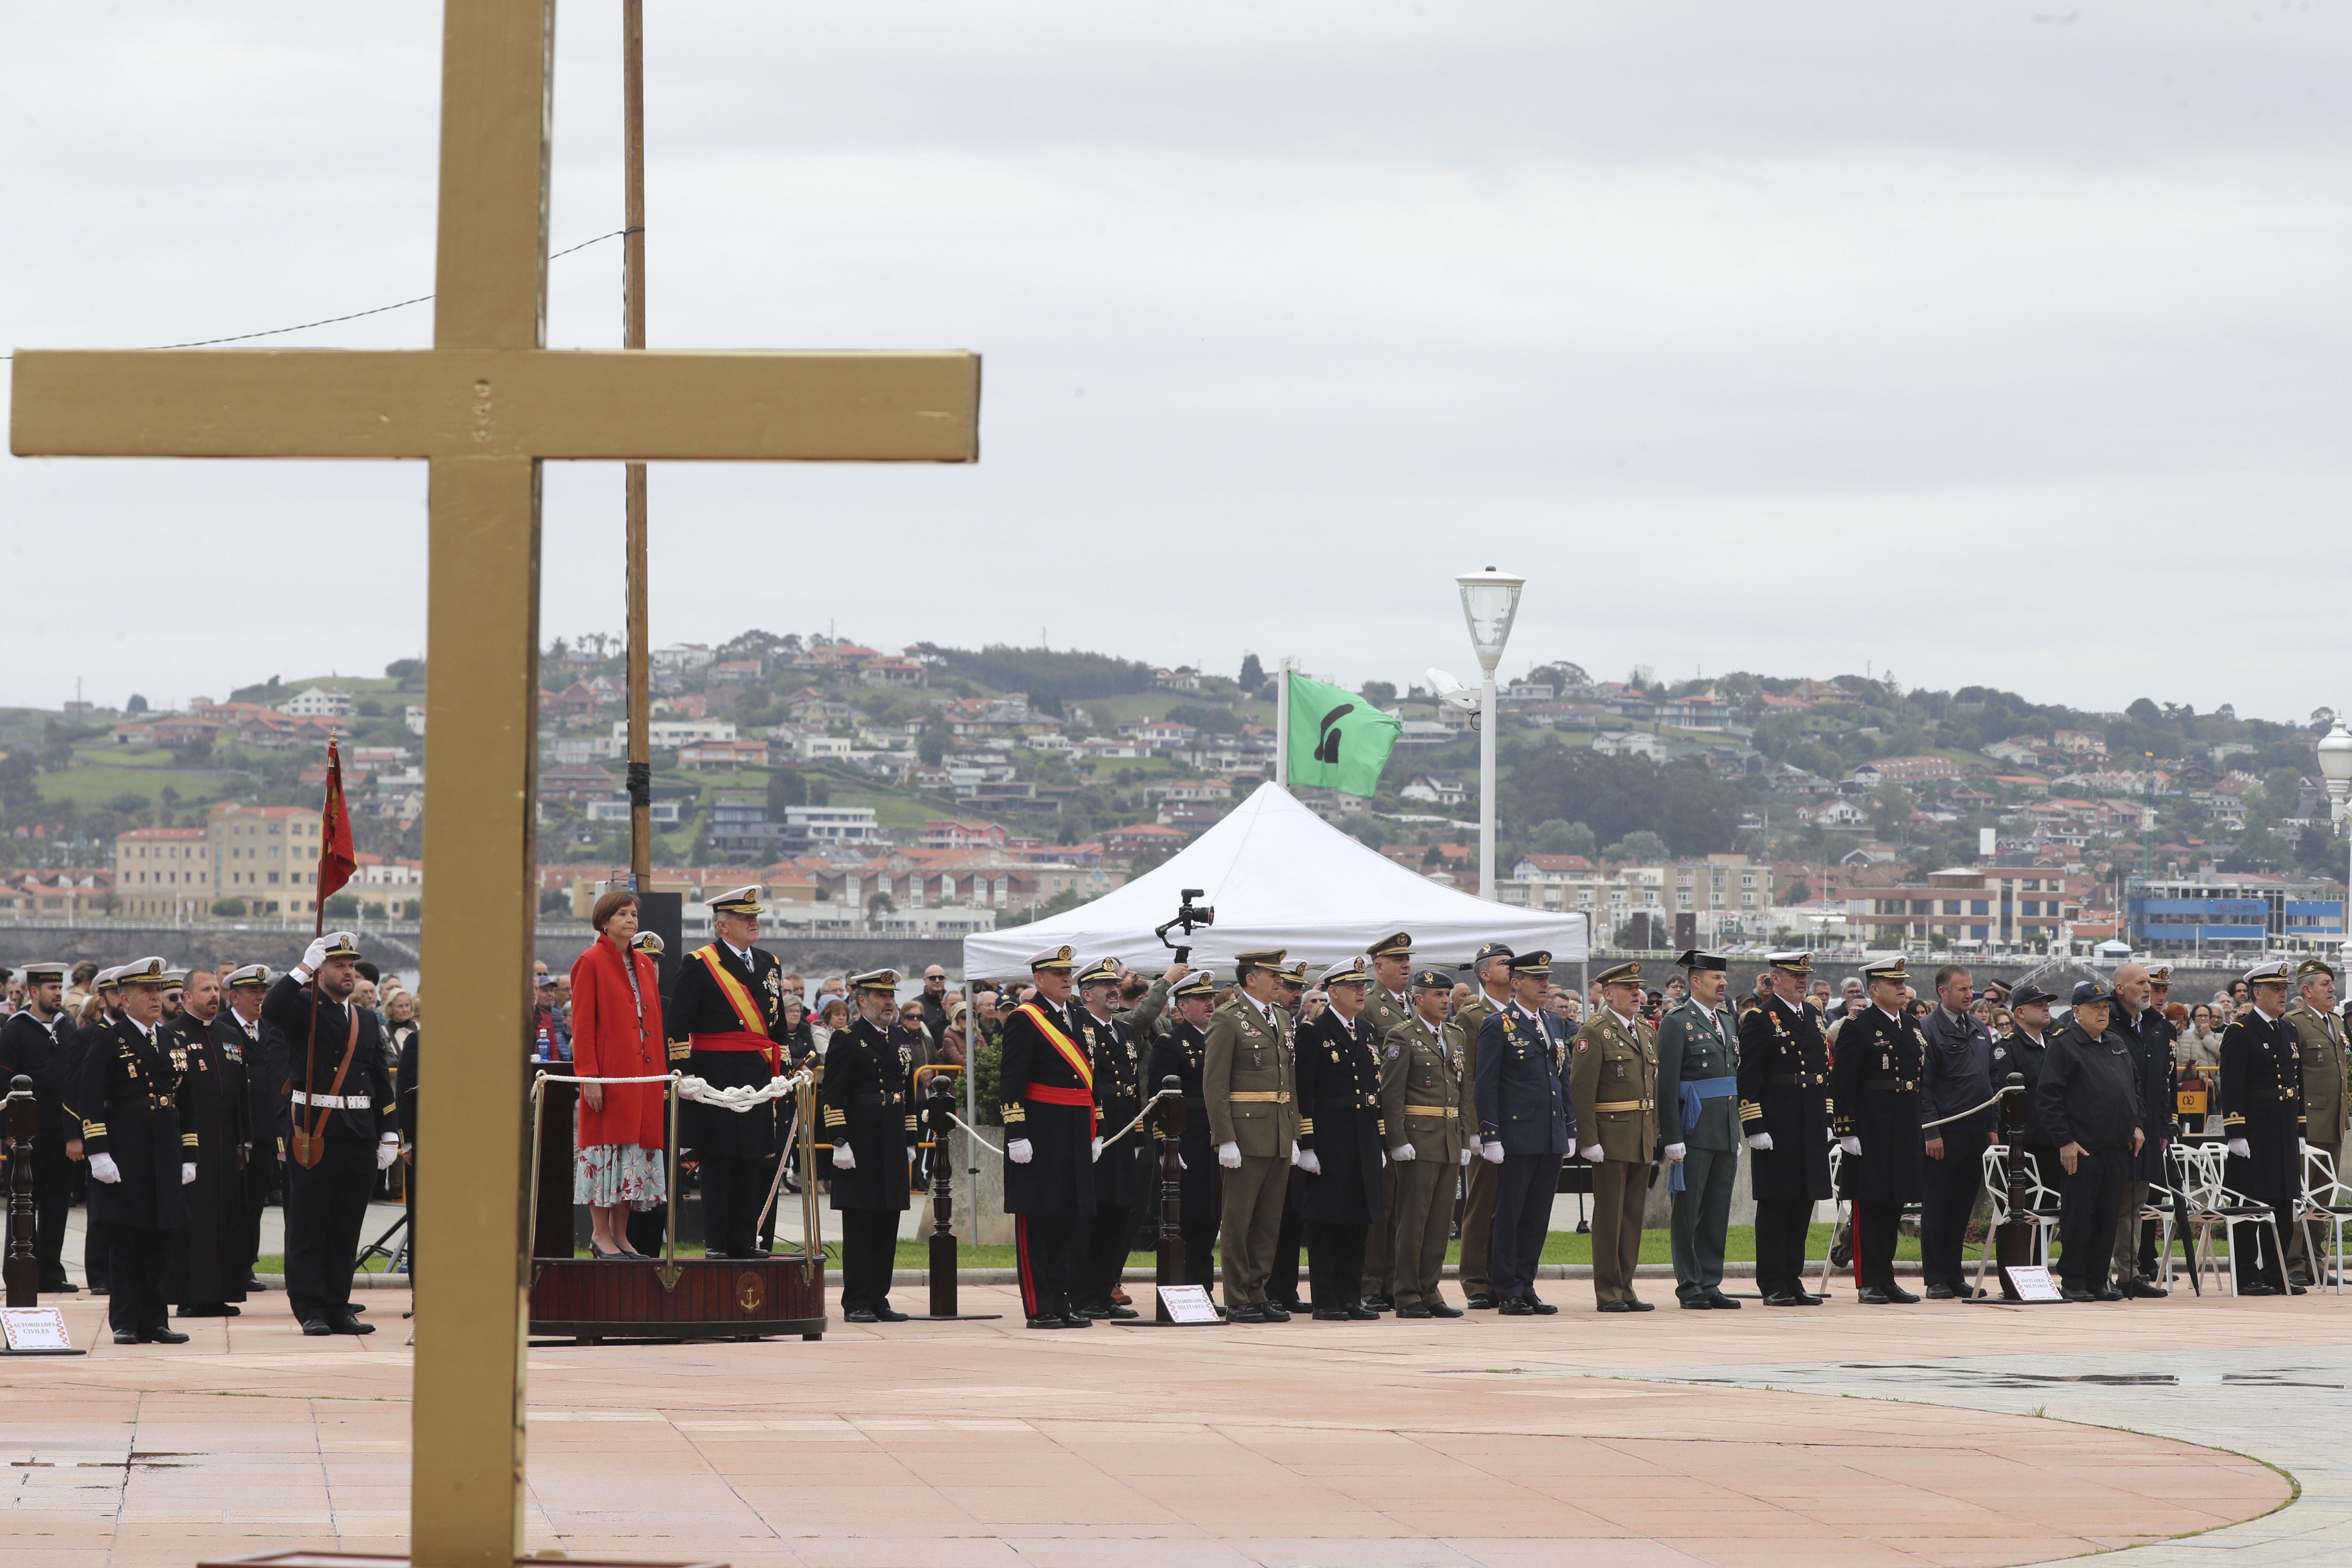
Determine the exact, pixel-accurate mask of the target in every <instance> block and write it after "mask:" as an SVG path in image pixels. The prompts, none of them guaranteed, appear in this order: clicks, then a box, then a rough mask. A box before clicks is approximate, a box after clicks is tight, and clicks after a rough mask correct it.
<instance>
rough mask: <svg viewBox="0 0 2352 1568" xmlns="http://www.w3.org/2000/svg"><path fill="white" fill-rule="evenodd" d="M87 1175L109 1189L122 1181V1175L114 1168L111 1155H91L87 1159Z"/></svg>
mask: <svg viewBox="0 0 2352 1568" xmlns="http://www.w3.org/2000/svg"><path fill="white" fill-rule="evenodd" d="M89 1173H90V1174H91V1175H93V1176H96V1177H97V1178H98V1179H99V1180H100V1181H101V1182H104V1183H105V1184H107V1185H108V1186H112V1185H114V1184H115V1183H117V1182H119V1181H121V1180H122V1173H121V1171H119V1170H117V1169H116V1168H115V1164H114V1156H113V1155H111V1154H92V1155H91V1156H90V1157H89Z"/></svg>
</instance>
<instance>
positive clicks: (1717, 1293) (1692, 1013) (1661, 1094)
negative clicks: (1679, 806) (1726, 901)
mask: <svg viewBox="0 0 2352 1568" xmlns="http://www.w3.org/2000/svg"><path fill="white" fill-rule="evenodd" d="M1682 964H1683V967H1684V968H1685V969H1686V970H1688V971H1689V972H1690V994H1689V995H1687V996H1685V997H1684V998H1683V999H1682V1000H1681V1001H1680V1002H1677V1003H1675V1005H1673V1006H1672V1007H1670V1008H1668V1009H1667V1010H1666V1016H1664V1017H1663V1018H1661V1019H1659V1020H1658V1120H1659V1121H1661V1122H1663V1123H1664V1125H1665V1126H1666V1128H1667V1129H1668V1131H1667V1134H1666V1138H1667V1142H1666V1158H1667V1159H1669V1160H1671V1161H1673V1162H1674V1174H1673V1177H1672V1178H1671V1182H1670V1186H1671V1190H1672V1194H1673V1195H1672V1203H1673V1221H1672V1225H1673V1235H1674V1249H1675V1298H1676V1299H1677V1300H1680V1301H1681V1303H1682V1304H1683V1305H1684V1306H1685V1307H1689V1308H1699V1309H1705V1308H1715V1309H1717V1310H1724V1311H1737V1310H1738V1307H1739V1303H1738V1302H1737V1301H1735V1300H1732V1299H1731V1298H1730V1297H1728V1296H1727V1295H1725V1294H1724V1293H1723V1243H1724V1237H1725V1236H1726V1235H1727V1233H1728V1232H1729V1230H1730V1228H1731V1184H1732V1179H1733V1178H1734V1177H1735V1176H1737V1175H1738V1173H1739V1121H1738V1117H1737V1116H1736V1115H1735V1114H1734V1113H1733V1112H1734V1105H1735V1101H1736V1100H1737V1098H1738V1089H1739V1084H1738V1079H1737V1078H1736V1077H1735V1076H1734V1075H1735V1073H1736V1072H1737V1070H1738V1058H1739V1024H1738V1020H1737V1019H1735V1018H1734V1017H1732V1016H1731V1009H1730V1008H1728V1007H1726V1006H1725V1005H1723V996H1724V992H1725V990H1726V989H1727V987H1728V986H1729V984H1730V983H1731V961H1730V960H1729V959H1727V958H1725V957H1724V956H1723V955H1722V954H1721V953H1719V952H1697V951H1696V950H1694V951H1692V952H1685V953H1684V954H1683V956H1682Z"/></svg>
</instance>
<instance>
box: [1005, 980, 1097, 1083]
mask: <svg viewBox="0 0 2352 1568" xmlns="http://www.w3.org/2000/svg"><path fill="white" fill-rule="evenodd" d="M1013 1011H1014V1012H1016V1013H1025V1014H1027V1015H1028V1016H1029V1021H1030V1022H1031V1023H1033V1024H1034V1025H1036V1026H1037V1032H1038V1033H1039V1034H1041V1035H1043V1036H1045V1038H1046V1040H1047V1041H1048V1042H1050V1043H1051V1044H1052V1046H1053V1047H1054V1048H1055V1050H1057V1051H1059V1052H1061V1053H1062V1059H1063V1060H1064V1061H1066V1062H1067V1063H1069V1064H1070V1070H1071V1071H1072V1072H1074V1073H1076V1074H1077V1075H1078V1081H1079V1082H1080V1083H1082V1084H1084V1085H1086V1086H1087V1093H1088V1095H1089V1096H1091V1095H1092V1094H1093V1092H1094V1087H1095V1068H1094V1063H1093V1062H1092V1061H1090V1060H1088V1059H1087V1053H1086V1052H1084V1051H1082V1050H1080V1049H1079V1048H1078V1047H1077V1046H1076V1043H1075V1042H1073V1041H1072V1040H1071V1038H1070V1037H1069V1036H1067V1035H1066V1034H1064V1033H1062V1031H1061V1030H1059V1029H1057V1028H1055V1027H1054V1022H1053V1020H1052V1019H1050V1018H1048V1017H1046V1016H1045V1012H1044V1010H1043V1009H1042V1008H1040V1007H1039V1006H1038V1005H1037V1004H1035V1003H1034V1002H1024V1003H1023V1004H1022V1005H1020V1006H1018V1007H1015V1008H1014V1009H1013Z"/></svg>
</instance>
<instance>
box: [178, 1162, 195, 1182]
mask: <svg viewBox="0 0 2352 1568" xmlns="http://www.w3.org/2000/svg"><path fill="white" fill-rule="evenodd" d="M195 1179H196V1163H195V1162H194V1160H183V1161H181V1162H180V1185H182V1186H186V1185H187V1184H189V1183H190V1182H193V1181H194V1180H195Z"/></svg>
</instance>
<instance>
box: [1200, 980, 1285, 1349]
mask: <svg viewBox="0 0 2352 1568" xmlns="http://www.w3.org/2000/svg"><path fill="white" fill-rule="evenodd" d="M1282 960H1283V953H1282V952H1281V950H1280V949H1278V948H1277V949H1276V950H1274V951H1272V952H1243V953H1236V954H1234V981H1235V984H1236V986H1237V987H1238V989H1237V990H1236V992H1235V994H1234V996H1233V997H1232V998H1231V999H1230V1000H1229V1001H1227V1002H1226V1003H1225V1005H1223V1006H1222V1007H1220V1008H1218V1009H1217V1010H1216V1012H1215V1013H1214V1014H1213V1015H1211V1016H1210V1018H1209V1030H1208V1040H1207V1042H1206V1044H1205V1045H1204V1047H1202V1061H1201V1099H1202V1103H1203V1105H1204V1107H1205V1109H1206V1110H1207V1111H1208V1113H1209V1136H1210V1137H1211V1138H1212V1139H1213V1140H1214V1141H1215V1142H1216V1145H1217V1163H1218V1164H1219V1165H1221V1166H1222V1167H1223V1169H1224V1194H1223V1195H1224V1215H1223V1225H1222V1226H1221V1228H1220V1231H1219V1234H1218V1240H1217V1250H1218V1253H1219V1256H1220V1257H1221V1258H1222V1259H1223V1268H1224V1276H1225V1308H1226V1312H1227V1315H1228V1317H1229V1318H1230V1320H1231V1321H1234V1322H1236V1323H1267V1322H1276V1323H1279V1322H1287V1321H1289V1319H1290V1313H1289V1311H1288V1310H1286V1309H1285V1308H1283V1307H1281V1306H1279V1305H1276V1304H1275V1303H1273V1302H1271V1301H1269V1300H1267V1297H1266V1291H1265V1281H1266V1277H1267V1275H1268V1274H1269V1273H1270V1272H1271V1271H1272V1269H1273V1266H1274V1249H1275V1240H1276V1237H1278V1236H1279V1235H1280V1234H1281V1232H1282V1203H1283V1198H1284V1195H1285V1194H1286V1193H1287V1192H1288V1190H1289V1187H1290V1163H1291V1160H1292V1159H1293V1157H1294V1156H1296V1155H1297V1152H1298V1103H1297V1102H1298V1084H1297V1076H1296V1072H1295V1070H1294V1067H1293V1064H1292V1060H1291V1052H1290V1020H1289V1016H1288V1015H1287V1014H1286V1013H1284V1012H1283V1010H1282V1009H1281V1008H1279V1007H1277V1006H1276V1005H1275V997H1276V994H1277V990H1278V987H1279V984H1280V980H1281V970H1282Z"/></svg>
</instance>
